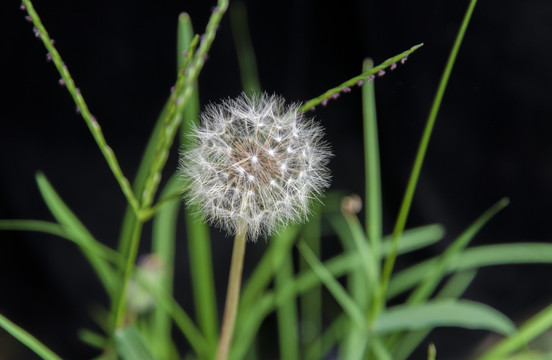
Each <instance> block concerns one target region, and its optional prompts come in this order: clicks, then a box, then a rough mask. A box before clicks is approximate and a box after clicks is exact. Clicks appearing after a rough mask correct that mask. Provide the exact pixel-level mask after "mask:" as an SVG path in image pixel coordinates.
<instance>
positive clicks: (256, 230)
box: [180, 94, 331, 241]
mask: <svg viewBox="0 0 552 360" xmlns="http://www.w3.org/2000/svg"><path fill="white" fill-rule="evenodd" d="M298 108H299V104H291V105H286V104H285V101H284V99H283V98H281V97H278V96H269V95H266V94H262V95H256V96H252V97H248V96H246V95H245V94H242V95H241V96H239V97H238V98H236V99H228V100H223V101H222V102H221V103H220V104H212V105H209V106H208V107H207V108H206V109H205V111H204V112H203V113H202V114H201V126H199V127H197V128H196V129H194V130H193V132H192V133H193V136H194V137H195V140H196V143H195V145H194V146H192V147H191V149H189V150H186V151H183V152H182V153H181V157H180V173H181V174H182V176H183V178H184V179H185V180H186V181H187V182H188V183H189V186H188V188H187V189H186V191H185V198H186V200H187V201H188V202H189V203H191V204H194V205H196V206H197V207H198V208H199V209H200V210H201V212H202V214H203V215H204V217H205V218H206V219H208V220H209V221H210V222H211V223H213V224H215V225H217V226H218V227H220V228H222V229H225V230H227V231H228V232H230V233H232V234H236V233H239V232H244V231H245V232H247V235H248V238H249V239H251V240H253V241H255V240H256V239H257V237H259V236H269V235H271V234H273V233H274V232H275V231H276V230H278V228H280V227H281V226H283V225H286V224H288V223H295V222H301V221H305V220H306V217H307V215H308V214H309V203H310V201H311V200H312V199H316V198H318V197H319V196H320V195H321V194H322V192H323V190H324V189H326V188H327V187H328V186H329V183H330V174H329V171H328V169H327V167H326V165H327V163H328V160H329V157H330V156H331V153H330V151H329V148H328V146H327V144H326V143H325V142H323V140H322V136H323V130H322V128H321V127H320V126H319V125H317V124H316V123H315V122H314V121H313V120H311V119H306V118H304V117H303V115H302V114H301V113H299V112H298Z"/></svg>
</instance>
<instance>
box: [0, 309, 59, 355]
mask: <svg viewBox="0 0 552 360" xmlns="http://www.w3.org/2000/svg"><path fill="white" fill-rule="evenodd" d="M0 327H2V328H3V329H4V330H6V331H7V332H8V333H10V334H11V335H12V336H13V337H14V338H16V339H17V340H19V341H20V342H21V343H22V344H23V345H25V346H26V347H28V348H29V349H31V350H32V351H34V352H35V353H36V354H37V355H38V356H40V357H41V358H43V359H45V360H61V358H60V357H59V356H57V355H56V354H55V353H54V352H53V351H52V350H50V349H48V348H47V347H46V346H45V345H44V344H42V343H41V342H40V341H38V340H37V339H36V338H35V337H34V336H32V335H31V334H29V333H28V332H27V331H25V330H23V329H22V328H20V327H19V326H17V325H15V324H14V323H13V322H11V321H10V320H8V319H7V318H6V317H5V316H3V315H0Z"/></svg>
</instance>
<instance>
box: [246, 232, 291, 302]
mask: <svg viewBox="0 0 552 360" xmlns="http://www.w3.org/2000/svg"><path fill="white" fill-rule="evenodd" d="M299 230H300V226H297V225H293V226H289V227H287V228H284V229H283V230H282V231H280V232H279V233H278V234H277V235H276V236H274V237H273V238H272V239H271V240H270V241H269V244H270V246H269V248H268V249H267V250H266V251H265V253H264V255H263V257H262V258H261V260H260V261H259V263H258V264H257V266H255V270H254V271H253V273H252V274H251V275H250V276H249V279H248V280H247V282H246V283H245V286H244V287H243V289H242V295H241V298H240V308H247V307H249V306H251V305H252V304H253V303H254V302H255V301H256V300H258V298H259V297H260V296H261V294H262V293H263V291H264V289H265V288H266V287H267V286H268V284H269V282H270V280H271V278H272V276H273V274H274V268H276V267H278V266H280V264H281V263H282V262H283V261H284V259H285V257H287V256H289V252H290V249H291V248H292V246H293V243H294V242H295V239H297V235H298V234H299Z"/></svg>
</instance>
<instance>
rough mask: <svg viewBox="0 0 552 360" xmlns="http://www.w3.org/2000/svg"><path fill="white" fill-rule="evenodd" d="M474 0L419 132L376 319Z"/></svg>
mask: <svg viewBox="0 0 552 360" xmlns="http://www.w3.org/2000/svg"><path fill="white" fill-rule="evenodd" d="M476 3H477V0H471V2H470V5H469V7H468V10H467V11H466V14H465V15H464V19H463V21H462V25H461V26H460V30H459V31H458V35H457V36H456V40H455V42H454V45H453V47H452V51H451V52H450V55H449V58H448V60H447V64H446V66H445V70H444V71H443V75H442V77H441V82H440V83H439V88H438V89H437V93H436V94H435V99H434V100H433V105H432V107H431V110H430V113H429V116H428V119H427V123H426V127H425V129H424V133H423V135H422V140H421V141H420V146H419V147H418V153H417V154H416V159H415V160H414V165H413V167H412V172H411V174H410V179H409V181H408V185H407V187H406V192H405V195H404V198H403V202H402V204H401V208H400V210H399V216H398V217H397V222H396V223H395V228H394V230H393V237H392V240H391V251H390V253H389V256H387V258H386V259H385V263H384V266H383V272H382V277H381V287H380V291H379V293H378V297H377V299H376V301H375V302H374V307H373V308H372V312H371V318H372V319H375V317H376V316H377V314H378V313H379V312H380V310H381V308H382V307H383V304H384V302H385V293H386V291H387V286H388V285H389V279H390V278H391V273H392V272H393V267H394V266H395V260H396V258H397V253H398V248H399V239H400V237H401V234H402V233H403V231H404V228H405V225H406V220H407V218H408V213H409V211H410V207H411V205H412V199H413V197H414V191H415V190H416V185H417V184H418V178H419V176H420V172H421V169H422V164H423V162H424V158H425V154H426V152H427V148H428V145H429V140H430V138H431V134H432V132H433V127H434V125H435V120H436V118H437V113H438V112H439V108H440V106H441V102H442V100H443V95H444V94H445V89H446V87H447V84H448V80H449V78H450V74H451V72H452V68H453V66H454V62H455V60H456V57H457V55H458V51H459V50H460V45H461V44H462V40H463V38H464V34H465V33H466V29H467V27H468V23H469V21H470V18H471V15H472V13H473V10H474V8H475V4H476Z"/></svg>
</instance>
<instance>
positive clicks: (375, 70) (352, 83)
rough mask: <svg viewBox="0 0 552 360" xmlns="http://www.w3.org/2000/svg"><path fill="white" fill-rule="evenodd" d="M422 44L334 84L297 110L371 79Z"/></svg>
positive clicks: (318, 102)
mask: <svg viewBox="0 0 552 360" xmlns="http://www.w3.org/2000/svg"><path fill="white" fill-rule="evenodd" d="M423 45H424V44H418V45H414V46H412V47H411V48H410V49H409V50H406V51H403V52H402V53H400V54H398V55H395V56H393V57H391V58H389V59H387V60H385V61H384V62H382V63H381V64H380V65H378V66H376V67H373V68H372V69H371V70H369V71H367V72H364V73H362V74H360V75H358V76H355V77H354V78H352V79H349V80H347V81H345V82H344V83H342V84H341V85H339V86H336V87H335V88H333V89H330V90H328V91H326V92H325V93H323V94H322V95H320V96H318V97H316V98H314V99H312V100H309V101H307V102H306V103H305V104H303V105H302V106H301V107H300V108H299V112H303V113H304V112H307V111H309V110H312V108H314V107H316V106H318V105H320V104H324V103H326V102H327V101H328V100H330V99H332V98H333V97H334V96H335V95H336V94H339V93H341V92H342V91H344V92H347V91H349V90H350V88H351V87H352V86H355V85H357V84H358V83H359V82H362V81H365V80H371V79H372V78H373V77H374V76H375V75H376V74H378V72H380V71H382V70H384V69H386V68H388V67H390V66H392V65H393V64H395V65H396V64H397V63H398V62H400V61H404V60H403V59H405V58H407V57H408V56H409V55H410V54H412V53H413V52H414V51H416V50H418V49H419V48H421V47H422V46H423Z"/></svg>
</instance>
